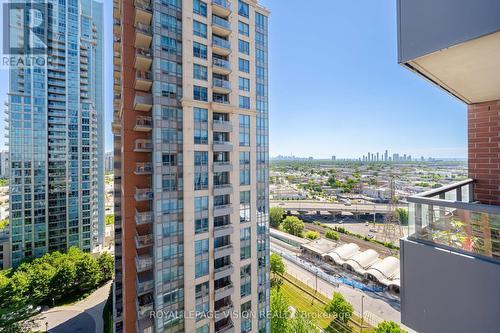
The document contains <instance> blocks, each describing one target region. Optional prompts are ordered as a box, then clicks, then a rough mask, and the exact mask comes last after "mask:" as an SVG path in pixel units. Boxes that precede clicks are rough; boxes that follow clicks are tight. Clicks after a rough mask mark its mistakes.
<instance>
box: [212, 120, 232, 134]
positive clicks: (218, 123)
mask: <svg viewBox="0 0 500 333" xmlns="http://www.w3.org/2000/svg"><path fill="white" fill-rule="evenodd" d="M213 130H214V132H232V131H233V124H232V123H231V122H230V121H227V120H214V123H213Z"/></svg>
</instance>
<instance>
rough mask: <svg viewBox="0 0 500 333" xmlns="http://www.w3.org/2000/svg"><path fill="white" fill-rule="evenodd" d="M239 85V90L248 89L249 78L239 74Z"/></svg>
mask: <svg viewBox="0 0 500 333" xmlns="http://www.w3.org/2000/svg"><path fill="white" fill-rule="evenodd" d="M239 86H240V90H241V91H250V80H249V79H246V78H244V77H241V76H240V77H239Z"/></svg>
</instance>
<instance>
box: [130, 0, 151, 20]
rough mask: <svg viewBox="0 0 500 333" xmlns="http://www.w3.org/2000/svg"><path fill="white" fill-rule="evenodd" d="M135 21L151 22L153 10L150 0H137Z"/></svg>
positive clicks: (135, 2) (135, 3)
mask: <svg viewBox="0 0 500 333" xmlns="http://www.w3.org/2000/svg"><path fill="white" fill-rule="evenodd" d="M134 5H135V23H136V24H137V23H142V24H151V19H152V17H153V11H152V7H151V3H150V1H144V0H135V1H134Z"/></svg>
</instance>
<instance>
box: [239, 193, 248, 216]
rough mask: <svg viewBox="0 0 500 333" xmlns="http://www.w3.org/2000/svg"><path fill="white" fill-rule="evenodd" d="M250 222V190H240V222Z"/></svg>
mask: <svg viewBox="0 0 500 333" xmlns="http://www.w3.org/2000/svg"><path fill="white" fill-rule="evenodd" d="M245 222H250V191H244V192H240V223H245Z"/></svg>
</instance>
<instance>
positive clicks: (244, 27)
mask: <svg viewBox="0 0 500 333" xmlns="http://www.w3.org/2000/svg"><path fill="white" fill-rule="evenodd" d="M238 32H239V33H240V35H243V36H247V37H248V36H250V27H249V26H248V24H246V23H244V22H241V21H238Z"/></svg>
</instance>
